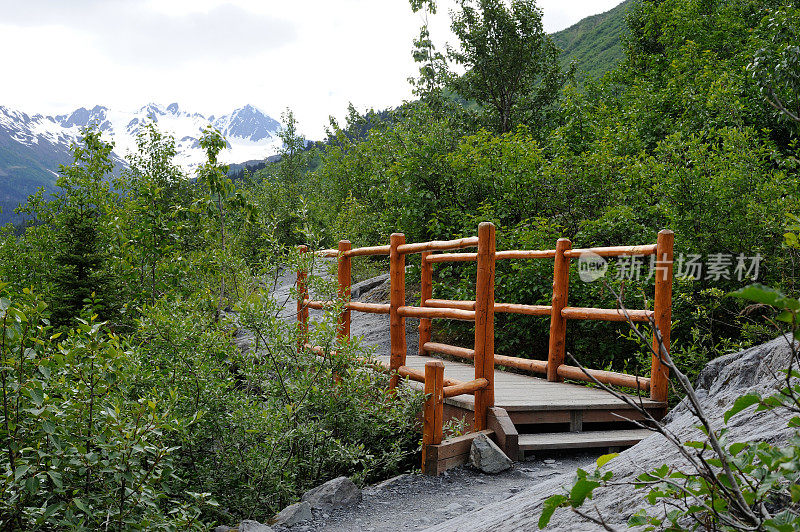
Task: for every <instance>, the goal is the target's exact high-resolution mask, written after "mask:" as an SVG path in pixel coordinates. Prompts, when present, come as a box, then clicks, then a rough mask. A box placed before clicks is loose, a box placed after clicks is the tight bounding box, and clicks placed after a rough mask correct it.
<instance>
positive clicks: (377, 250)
mask: <svg viewBox="0 0 800 532" xmlns="http://www.w3.org/2000/svg"><path fill="white" fill-rule="evenodd" d="M390 249H391V246H372V247H364V248H353V249H351V250H350V251H345V252H344V256H345V257H366V256H370V255H388V254H389V251H390Z"/></svg>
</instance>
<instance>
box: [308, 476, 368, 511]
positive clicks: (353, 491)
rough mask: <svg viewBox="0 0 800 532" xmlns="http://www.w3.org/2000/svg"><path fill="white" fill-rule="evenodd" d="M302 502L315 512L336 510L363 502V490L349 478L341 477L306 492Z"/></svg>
mask: <svg viewBox="0 0 800 532" xmlns="http://www.w3.org/2000/svg"><path fill="white" fill-rule="evenodd" d="M302 500H303V501H304V502H307V503H309V504H310V505H311V507H312V508H314V509H315V510H323V511H330V510H336V509H338V508H345V507H347V506H352V505H354V504H358V503H359V502H361V490H360V489H358V487H356V485H355V484H353V481H352V480H350V479H349V478H347V477H339V478H335V479H333V480H329V481H328V482H326V483H325V484H323V485H321V486H317V487H316V488H314V489H312V490H309V491H307V492H305V493H304V494H303V497H302Z"/></svg>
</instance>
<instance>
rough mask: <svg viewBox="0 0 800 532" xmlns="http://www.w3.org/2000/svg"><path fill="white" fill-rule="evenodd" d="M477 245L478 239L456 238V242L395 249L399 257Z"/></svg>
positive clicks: (410, 245)
mask: <svg viewBox="0 0 800 532" xmlns="http://www.w3.org/2000/svg"><path fill="white" fill-rule="evenodd" d="M477 245H478V237H477V236H471V237H468V238H458V239H456V240H433V241H431V242H419V243H417V244H401V245H399V246H398V247H397V252H398V253H399V254H400V255H409V254H411V253H422V252H423V251H447V250H448V249H462V248H474V247H476V246H477Z"/></svg>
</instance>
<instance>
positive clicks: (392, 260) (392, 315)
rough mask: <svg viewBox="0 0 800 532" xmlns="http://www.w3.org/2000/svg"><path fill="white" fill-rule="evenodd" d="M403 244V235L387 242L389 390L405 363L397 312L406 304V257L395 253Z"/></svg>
mask: <svg viewBox="0 0 800 532" xmlns="http://www.w3.org/2000/svg"><path fill="white" fill-rule="evenodd" d="M405 243H406V236H405V235H404V234H402V233H392V236H391V237H390V240H389V244H390V248H389V283H390V288H389V342H390V345H391V353H390V355H391V356H390V358H389V369H390V370H391V372H392V377H391V380H390V381H389V388H394V387H395V386H397V382H398V380H399V378H400V377H399V375H398V374H397V370H398V368H400V366H404V365H405V363H406V319H405V318H403V317H402V316H400V314H398V312H397V309H399V308H400V307H402V306H404V305H405V304H406V257H405V255H401V254H400V253H399V252H398V251H397V248H398V247H399V246H402V245H403V244H405Z"/></svg>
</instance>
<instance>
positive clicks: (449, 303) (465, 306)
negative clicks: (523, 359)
mask: <svg viewBox="0 0 800 532" xmlns="http://www.w3.org/2000/svg"><path fill="white" fill-rule="evenodd" d="M424 306H426V307H433V308H456V309H461V310H475V302H474V301H468V300H456V299H427V300H425V303H424ZM550 310H551V307H550V305H520V304H518V303H495V304H494V311H495V312H503V313H506V314H527V315H528V316H549V315H550Z"/></svg>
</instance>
